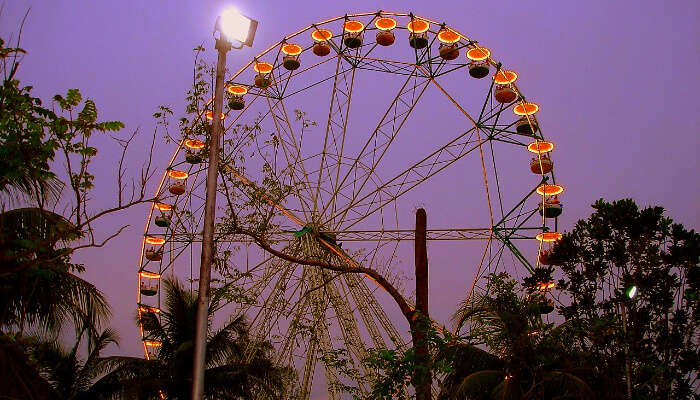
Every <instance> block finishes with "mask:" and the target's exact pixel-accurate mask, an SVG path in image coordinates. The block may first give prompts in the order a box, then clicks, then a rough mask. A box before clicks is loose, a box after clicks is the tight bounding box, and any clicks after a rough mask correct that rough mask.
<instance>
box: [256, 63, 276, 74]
mask: <svg viewBox="0 0 700 400" xmlns="http://www.w3.org/2000/svg"><path fill="white" fill-rule="evenodd" d="M253 70H255V72H258V73H260V74H269V73H270V72H272V64H270V63H269V62H265V61H259V62H256V63H255V65H254V66H253Z"/></svg>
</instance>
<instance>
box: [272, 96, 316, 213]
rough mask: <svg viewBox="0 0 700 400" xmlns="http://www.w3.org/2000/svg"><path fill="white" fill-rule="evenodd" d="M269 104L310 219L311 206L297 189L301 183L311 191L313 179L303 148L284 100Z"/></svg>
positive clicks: (304, 208)
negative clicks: (305, 164)
mask: <svg viewBox="0 0 700 400" xmlns="http://www.w3.org/2000/svg"><path fill="white" fill-rule="evenodd" d="M267 103H268V107H269V110H270V115H271V116H272V120H273V121H274V125H275V129H276V131H277V134H278V139H279V142H280V144H281V146H282V151H283V153H284V157H285V159H286V160H287V167H288V169H289V170H288V171H287V173H289V178H290V181H291V182H290V183H291V186H292V187H293V190H295V192H296V194H297V198H298V200H299V204H300V206H301V209H302V212H303V214H304V215H307V217H308V214H309V211H310V207H311V206H310V204H306V199H305V198H304V196H302V195H301V193H300V191H299V189H298V188H297V187H296V186H297V185H296V184H295V183H297V182H299V183H301V185H303V186H305V187H306V188H307V189H308V190H310V189H311V178H310V177H309V175H308V173H307V172H306V169H305V167H304V163H303V162H302V161H301V158H302V157H301V148H300V147H299V144H298V143H297V141H296V135H295V134H294V130H293V129H292V125H291V123H290V122H289V116H288V114H287V110H286V109H285V107H284V103H283V102H282V100H275V101H272V100H270V99H269V98H268V99H267ZM297 167H299V168H297Z"/></svg>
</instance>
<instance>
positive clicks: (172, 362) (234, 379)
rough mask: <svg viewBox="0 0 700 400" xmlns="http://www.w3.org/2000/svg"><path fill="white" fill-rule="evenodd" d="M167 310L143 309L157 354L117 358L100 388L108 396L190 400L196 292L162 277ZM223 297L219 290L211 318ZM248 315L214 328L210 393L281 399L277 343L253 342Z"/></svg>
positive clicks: (209, 359)
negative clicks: (275, 355) (275, 356)
mask: <svg viewBox="0 0 700 400" xmlns="http://www.w3.org/2000/svg"><path fill="white" fill-rule="evenodd" d="M163 285H164V289H165V293H166V295H165V308H164V310H163V311H162V312H161V313H160V318H159V317H158V316H156V314H154V313H143V314H142V315H141V317H140V319H139V323H140V324H141V325H142V326H143V327H144V329H145V331H146V333H147V337H148V339H149V340H151V341H154V342H159V343H160V346H159V350H158V352H157V354H156V357H153V358H151V359H150V360H145V359H130V360H126V359H117V358H114V359H113V360H114V362H115V363H118V364H120V365H119V367H118V368H116V369H115V370H113V371H112V372H110V373H109V374H107V375H106V376H104V377H103V378H102V379H100V380H99V381H98V382H97V383H96V384H95V388H96V389H97V390H99V391H100V393H103V394H113V395H126V396H127V397H128V398H139V399H157V398H167V399H189V398H190V394H191V385H192V362H193V356H194V345H193V343H194V342H193V341H194V333H195V319H196V307H197V304H196V303H197V295H196V293H190V292H189V291H187V290H186V289H184V288H183V286H182V285H181V284H180V283H178V282H177V281H175V280H170V279H166V280H164V281H163ZM221 301H222V298H221V296H219V295H217V294H216V293H214V295H213V296H212V300H211V305H210V313H209V315H210V316H211V315H212V314H213V311H214V310H216V309H218V306H219V304H220V302H221ZM251 343H252V342H251V338H250V337H249V335H248V326H247V323H246V321H245V318H244V317H243V316H239V317H236V318H232V319H231V320H230V321H229V322H228V323H227V324H226V325H225V326H224V327H222V328H221V329H218V330H216V331H213V332H210V333H209V335H208V339H207V346H206V371H205V396H206V397H207V398H216V399H250V398H253V397H254V396H255V395H260V396H262V397H263V398H276V397H279V395H280V393H281V391H282V389H283V381H284V376H285V374H286V373H287V371H286V370H285V369H283V368H279V367H277V366H276V365H275V364H274V363H273V362H272V360H271V358H270V357H271V353H272V346H271V345H270V344H269V343H267V342H265V343H257V344H255V345H252V346H251Z"/></svg>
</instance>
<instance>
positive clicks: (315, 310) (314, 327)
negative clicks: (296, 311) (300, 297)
mask: <svg viewBox="0 0 700 400" xmlns="http://www.w3.org/2000/svg"><path fill="white" fill-rule="evenodd" d="M318 270H319V268H318V267H310V268H308V277H309V284H310V286H313V287H316V288H317V287H318V284H319V283H320V282H319V279H318ZM324 293H325V292H322V291H320V290H318V289H317V290H312V291H311V292H310V293H309V298H310V299H311V310H312V317H313V322H312V324H311V326H310V331H311V335H309V336H310V338H311V340H310V343H309V347H310V348H311V345H312V344H313V345H315V346H320V351H321V353H322V355H323V357H324V358H325V359H326V360H332V359H334V354H335V351H334V348H333V345H332V342H331V337H330V332H329V330H328V322H327V319H326V312H327V310H328V305H329V299H328V298H327V296H326V295H324ZM309 350H311V349H309ZM305 357H306V361H307V364H308V363H309V358H310V357H313V358H317V357H315V352H313V353H312V352H311V351H308V352H307V354H305ZM313 362H314V363H315V361H313ZM323 364H324V368H325V372H326V381H327V382H328V395H329V396H330V397H331V398H336V399H338V398H340V397H339V395H340V394H339V393H338V391H337V388H338V385H337V384H338V383H339V376H338V371H337V369H336V367H335V365H334V364H333V363H331V362H324V363H323ZM307 371H308V372H307ZM307 374H309V376H310V375H313V368H312V369H307V368H305V369H304V377H305V378H304V382H303V385H302V393H307V392H308V389H307V387H308V386H310V381H307V379H306V376H307Z"/></svg>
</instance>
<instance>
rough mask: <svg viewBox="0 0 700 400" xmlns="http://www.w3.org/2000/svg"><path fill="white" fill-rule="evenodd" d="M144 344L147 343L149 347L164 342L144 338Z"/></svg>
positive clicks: (160, 344)
mask: <svg viewBox="0 0 700 400" xmlns="http://www.w3.org/2000/svg"><path fill="white" fill-rule="evenodd" d="M143 344H145V345H146V346H147V347H160V346H162V345H163V343H162V342H161V341H158V340H144V341H143Z"/></svg>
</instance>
